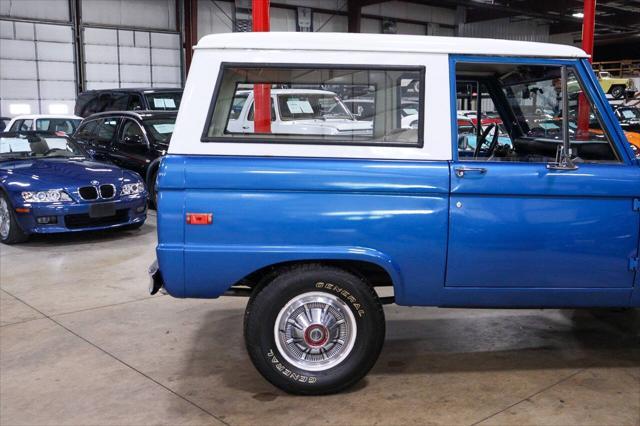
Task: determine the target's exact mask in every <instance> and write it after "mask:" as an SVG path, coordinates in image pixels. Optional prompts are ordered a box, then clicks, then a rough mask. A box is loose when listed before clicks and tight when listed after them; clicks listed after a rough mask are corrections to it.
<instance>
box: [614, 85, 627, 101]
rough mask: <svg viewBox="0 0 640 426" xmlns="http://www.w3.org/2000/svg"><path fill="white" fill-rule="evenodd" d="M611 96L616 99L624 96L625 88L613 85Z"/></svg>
mask: <svg viewBox="0 0 640 426" xmlns="http://www.w3.org/2000/svg"><path fill="white" fill-rule="evenodd" d="M611 96H613V97H614V98H615V99H619V98H621V97H623V96H624V88H622V86H613V87H612V88H611Z"/></svg>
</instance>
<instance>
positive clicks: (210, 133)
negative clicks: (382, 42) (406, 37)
mask: <svg viewBox="0 0 640 426" xmlns="http://www.w3.org/2000/svg"><path fill="white" fill-rule="evenodd" d="M220 72H221V75H220V77H219V79H218V84H217V87H216V90H215V92H214V96H213V99H212V104H211V108H210V113H209V117H208V120H207V124H206V126H205V129H204V131H203V135H202V141H203V142H245V143H252V142H261V143H275V144H277V143H303V144H317V145H323V144H324V145H329V144H330V145H370V146H407V147H422V144H423V133H424V123H423V105H424V92H423V89H421V88H423V87H424V84H421V83H422V82H423V81H424V68H423V67H415V66H413V67H412V66H407V67H394V66H388V67H371V66H368V67H365V66H351V65H349V66H346V65H345V66H342V65H335V66H333V65H332V66H327V65H317V66H308V65H305V66H302V65H295V66H294V65H291V66H284V65H282V66H267V65H264V66H263V65H253V64H242V65H236V64H223V65H222V67H221V70H220ZM260 97H262V98H263V99H264V100H263V101H262V102H261V101H260ZM266 97H268V98H270V101H268V100H266V99H265V98H266ZM354 102H362V103H366V104H367V105H368V106H370V110H371V113H370V114H369V115H368V116H367V117H360V116H356V115H354V114H353V113H352V111H351V110H350V108H349V107H348V106H347V105H348V104H353V103H354ZM408 104H410V105H412V106H414V108H412V109H411V110H410V111H409V113H407V111H408V110H407V108H406V105H408ZM260 105H262V106H263V107H265V106H266V110H267V111H263V112H262V114H261V116H262V117H268V118H269V119H268V120H260V119H257V120H254V116H257V115H258V114H255V112H254V111H258V110H259V108H260ZM269 105H270V107H269Z"/></svg>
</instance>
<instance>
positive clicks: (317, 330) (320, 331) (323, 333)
mask: <svg viewBox="0 0 640 426" xmlns="http://www.w3.org/2000/svg"><path fill="white" fill-rule="evenodd" d="M328 340H329V330H328V329H327V327H325V326H324V325H322V324H311V325H310V326H309V327H307V329H306V330H305V331H304V342H305V343H306V344H307V345H308V346H310V347H313V348H319V347H322V346H324V345H325V344H326V343H327V341H328Z"/></svg>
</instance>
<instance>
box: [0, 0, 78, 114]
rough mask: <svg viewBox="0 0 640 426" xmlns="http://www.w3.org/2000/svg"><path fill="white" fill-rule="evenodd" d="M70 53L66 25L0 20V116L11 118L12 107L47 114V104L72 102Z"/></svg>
mask: <svg viewBox="0 0 640 426" xmlns="http://www.w3.org/2000/svg"><path fill="white" fill-rule="evenodd" d="M32 5H34V7H35V6H37V2H33V3H32ZM73 52H74V49H73V38H72V31H71V27H70V26H69V25H51V24H36V23H31V22H18V21H2V20H0V108H1V110H0V114H2V115H12V113H11V105H21V106H24V105H28V106H29V108H30V110H29V112H31V113H48V112H49V111H48V109H47V108H48V107H47V105H50V104H55V103H64V102H73V101H74V100H75V97H76V82H75V66H74V53H73Z"/></svg>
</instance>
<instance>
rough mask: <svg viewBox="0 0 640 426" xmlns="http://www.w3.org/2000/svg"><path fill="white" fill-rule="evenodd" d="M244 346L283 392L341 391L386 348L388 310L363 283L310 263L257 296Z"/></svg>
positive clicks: (249, 309) (248, 316) (250, 310)
mask: <svg viewBox="0 0 640 426" xmlns="http://www.w3.org/2000/svg"><path fill="white" fill-rule="evenodd" d="M244 333H245V343H246V346H247V350H248V352H249V355H250V357H251V360H252V362H253V364H254V365H255V367H256V368H257V369H258V371H259V372H260V373H261V374H262V375H263V376H264V377H265V378H266V379H267V380H268V381H269V382H271V383H272V384H274V385H275V386H277V387H279V388H280V389H282V390H284V391H285V392H289V393H294V394H302V395H322V394H329V393H335V392H339V391H340V390H342V389H344V388H347V387H349V386H351V385H353V384H355V383H356V382H358V381H359V380H360V379H362V377H364V376H365V375H366V374H367V373H368V372H369V370H370V369H371V368H372V367H373V365H374V364H375V362H376V360H377V358H378V355H379V354H380V350H381V349H382V344H383V342H384V333H385V323H384V312H383V310H382V305H381V304H380V302H379V300H378V297H377V295H376V293H375V292H374V291H373V289H372V288H371V287H370V286H369V285H368V284H367V283H365V282H364V281H363V280H362V279H360V278H358V277H356V276H354V275H352V274H350V273H348V272H346V271H344V270H341V269H338V268H333V267H326V266H319V265H307V266H300V267H295V268H292V269H289V270H287V271H286V272H284V273H282V274H280V275H278V276H277V277H276V278H275V279H274V280H273V281H271V282H270V283H268V284H266V285H265V286H264V287H263V288H262V289H257V290H256V292H255V293H254V295H252V297H251V299H250V301H249V304H248V306H247V310H246V312H245V330H244Z"/></svg>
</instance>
